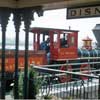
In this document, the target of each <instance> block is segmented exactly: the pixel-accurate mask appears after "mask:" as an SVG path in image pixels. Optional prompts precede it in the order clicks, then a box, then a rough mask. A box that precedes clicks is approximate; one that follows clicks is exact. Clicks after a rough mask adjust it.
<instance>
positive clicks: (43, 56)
mask: <svg viewBox="0 0 100 100" xmlns="http://www.w3.org/2000/svg"><path fill="white" fill-rule="evenodd" d="M94 30H95V29H94ZM30 32H31V33H32V34H33V50H29V51H28V65H29V67H30V64H34V65H38V66H41V65H48V64H50V65H51V64H64V63H66V61H67V60H68V61H69V62H76V63H78V62H80V63H83V62H87V61H88V60H87V59H84V60H81V59H80V60H79V59H78V58H84V57H100V49H99V48H98V47H96V48H93V47H92V39H90V38H89V37H87V38H86V39H83V46H82V47H81V48H78V32H79V31H78V30H71V29H68V30H66V29H56V28H44V27H32V28H30ZM48 37H49V38H50V43H49V44H50V51H49V52H50V59H49V60H50V61H49V63H48V60H47V53H46V51H45V50H41V49H40V45H41V43H42V42H43V41H45V40H46V39H47V38H48ZM1 54H2V52H1V51H0V55H1ZM24 54H25V51H24V50H19V58H18V63H19V66H18V69H19V70H23V69H24ZM5 55H6V58H5V73H6V79H7V80H9V81H10V80H12V78H13V76H14V71H15V50H8V49H6V51H5ZM0 57H1V56H0ZM77 59H78V60H77ZM92 61H98V60H96V59H94V60H92ZM1 63H2V62H1V59H0V71H1ZM98 66H99V65H98V64H96V65H95V68H96V69H97V68H99V67H98ZM74 68H80V71H82V70H83V69H84V68H89V69H91V68H92V66H91V65H89V64H81V65H78V66H71V65H70V66H67V69H66V68H65V67H64V66H61V67H59V69H60V70H71V71H72V69H74ZM81 78H82V79H84V77H81ZM70 80H71V78H68V79H66V78H65V79H64V80H63V79H61V82H65V81H70Z"/></svg>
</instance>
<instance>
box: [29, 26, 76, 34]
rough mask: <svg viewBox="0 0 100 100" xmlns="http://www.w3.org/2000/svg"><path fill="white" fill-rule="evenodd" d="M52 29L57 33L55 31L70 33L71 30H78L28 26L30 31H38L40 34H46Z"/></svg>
mask: <svg viewBox="0 0 100 100" xmlns="http://www.w3.org/2000/svg"><path fill="white" fill-rule="evenodd" d="M51 30H52V31H54V32H55V33H57V31H62V32H63V33H67V32H68V33H71V32H78V30H69V29H57V28H45V27H32V28H30V32H32V33H35V32H38V31H39V32H40V33H41V34H45V35H46V34H47V35H48V33H49V31H51Z"/></svg>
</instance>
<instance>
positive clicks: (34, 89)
mask: <svg viewBox="0 0 100 100" xmlns="http://www.w3.org/2000/svg"><path fill="white" fill-rule="evenodd" d="M37 76H38V73H37V71H36V70H34V69H33V68H31V67H30V68H29V69H28V79H29V81H28V98H29V99H36V95H37V94H38V93H39V88H40V85H41V82H40V80H39V79H38V78H37ZM23 79H24V72H23V71H20V73H19V80H18V82H19V89H18V91H19V98H20V99H23V86H24V85H23V84H24V82H23Z"/></svg>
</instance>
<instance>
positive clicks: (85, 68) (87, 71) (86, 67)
mask: <svg viewBox="0 0 100 100" xmlns="http://www.w3.org/2000/svg"><path fill="white" fill-rule="evenodd" d="M80 71H81V72H82V73H83V74H90V65H89V64H82V65H81V66H80ZM83 71H85V72H83ZM80 78H81V79H82V80H87V79H88V77H86V76H80Z"/></svg>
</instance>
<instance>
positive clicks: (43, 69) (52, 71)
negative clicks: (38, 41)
mask: <svg viewBox="0 0 100 100" xmlns="http://www.w3.org/2000/svg"><path fill="white" fill-rule="evenodd" d="M33 68H35V69H36V70H38V71H44V72H48V73H52V74H55V73H65V74H73V75H80V76H86V77H89V78H97V79H98V78H99V76H96V75H88V74H83V73H80V72H70V71H62V70H58V69H51V68H44V67H39V66H35V65H33Z"/></svg>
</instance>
